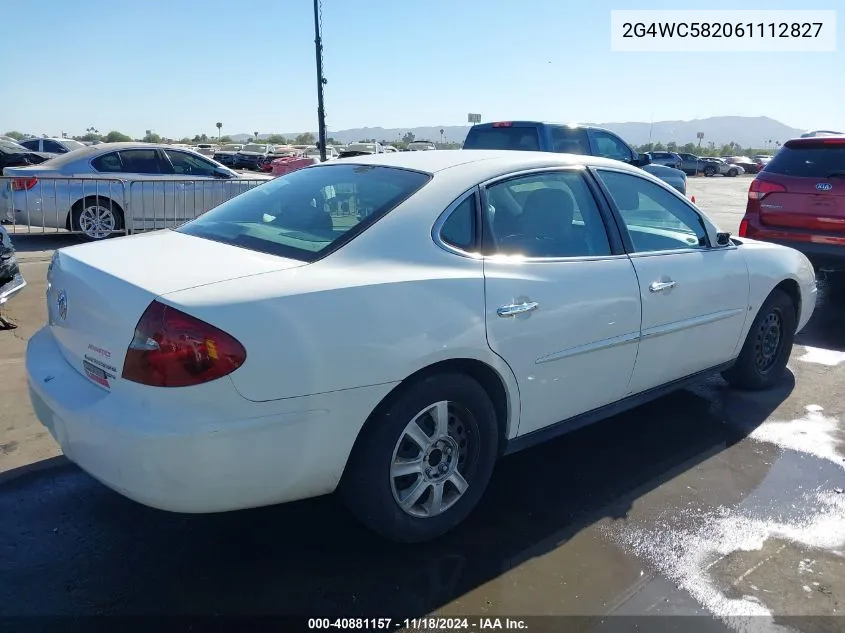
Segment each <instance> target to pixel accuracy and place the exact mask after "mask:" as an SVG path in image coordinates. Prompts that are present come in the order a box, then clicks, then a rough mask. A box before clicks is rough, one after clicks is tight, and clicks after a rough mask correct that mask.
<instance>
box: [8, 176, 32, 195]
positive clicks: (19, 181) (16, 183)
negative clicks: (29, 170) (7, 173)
mask: <svg viewBox="0 0 845 633" xmlns="http://www.w3.org/2000/svg"><path fill="white" fill-rule="evenodd" d="M36 184H38V178H36V177H35V176H31V177H29V178H12V191H29V190H30V189H32V188H33V187H34V186H35V185H36Z"/></svg>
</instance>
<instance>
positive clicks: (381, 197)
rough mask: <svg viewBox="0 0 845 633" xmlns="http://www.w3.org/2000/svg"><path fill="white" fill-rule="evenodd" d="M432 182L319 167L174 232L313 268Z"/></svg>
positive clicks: (404, 173)
mask: <svg viewBox="0 0 845 633" xmlns="http://www.w3.org/2000/svg"><path fill="white" fill-rule="evenodd" d="M430 179H431V175H430V174H424V173H421V172H416V171H409V170H405V169H397V168H395V167H382V166H375V165H353V164H348V163H347V164H340V165H322V166H318V167H312V168H308V169H301V170H299V171H295V172H293V173H290V174H287V175H285V176H280V177H278V178H275V179H273V180H271V181H269V182H268V183H266V184H264V185H261V186H259V187H255V188H254V189H251V190H249V191H247V192H245V193H242V194H241V195H239V196H237V197H236V198H232V199H231V200H229V201H228V202H224V203H223V204H221V205H220V206H218V207H215V208H214V209H212V210H211V211H209V212H208V213H205V214H204V215H201V216H200V217H198V218H197V219H195V220H193V221H191V222H188V223H187V224H184V225H182V226H181V227H179V228H178V229H176V230H177V231H179V232H180V233H186V234H187V235H193V236H196V237H203V238H206V239H209V240H214V241H216V242H223V243H224V244H231V245H232V246H239V247H241V248H246V249H250V250H254V251H260V252H262V253H269V254H271V255H279V256H281V257H289V258H291V259H298V260H300V261H306V262H312V261H315V260H317V259H319V258H320V257H322V256H324V255H326V254H328V253H329V252H331V251H334V250H336V249H337V248H340V246H342V245H343V244H345V243H346V242H348V241H349V240H351V239H352V238H353V237H354V236H355V235H358V234H359V233H361V232H362V231H364V230H366V228H367V227H368V226H370V225H371V224H373V223H374V222H375V221H376V220H378V219H379V218H380V217H382V216H384V215H385V214H387V213H388V212H389V211H390V210H392V209H393V208H394V207H396V206H397V205H398V204H399V203H401V202H402V201H403V200H405V199H406V198H408V197H409V196H411V195H413V194H414V193H416V192H417V191H418V190H419V189H420V188H421V187H422V186H423V185H425V184H426V183H427V182H428V181H429V180H430Z"/></svg>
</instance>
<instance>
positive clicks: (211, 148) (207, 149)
mask: <svg viewBox="0 0 845 633" xmlns="http://www.w3.org/2000/svg"><path fill="white" fill-rule="evenodd" d="M193 149H194V151H195V152H197V153H198V154H202V155H203V156H214V154H215V152H216V151H217V146H216V145H212V144H211V143H197V144H196V146H195V147H194V148H193Z"/></svg>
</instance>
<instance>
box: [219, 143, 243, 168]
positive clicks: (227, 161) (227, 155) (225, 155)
mask: <svg viewBox="0 0 845 633" xmlns="http://www.w3.org/2000/svg"><path fill="white" fill-rule="evenodd" d="M242 149H243V145H241V144H240V143H227V144H226V145H222V146H221V147H218V148H217V150H216V151H215V152H214V156H213V158H214V160H216V161H217V162H218V163H220V164H221V165H225V166H226V167H232V166H234V164H235V155H237V153H238V152H239V151H241V150H242Z"/></svg>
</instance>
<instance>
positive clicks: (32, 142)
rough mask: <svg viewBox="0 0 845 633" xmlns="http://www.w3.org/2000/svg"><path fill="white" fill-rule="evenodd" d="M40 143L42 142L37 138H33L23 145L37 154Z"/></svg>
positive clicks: (22, 143) (23, 142)
mask: <svg viewBox="0 0 845 633" xmlns="http://www.w3.org/2000/svg"><path fill="white" fill-rule="evenodd" d="M39 142H40V141H39V140H38V139H37V138H33V139H29V140H27V141H21V145H23V146H24V147H25V148H27V149H30V150H32V151H33V152H37V151H38V144H39Z"/></svg>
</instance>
